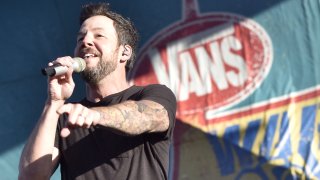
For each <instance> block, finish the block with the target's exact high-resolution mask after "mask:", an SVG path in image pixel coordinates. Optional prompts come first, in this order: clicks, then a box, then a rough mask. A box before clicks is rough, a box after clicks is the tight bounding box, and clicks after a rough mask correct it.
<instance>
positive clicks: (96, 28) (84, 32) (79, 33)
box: [78, 27, 104, 36]
mask: <svg viewBox="0 0 320 180" xmlns="http://www.w3.org/2000/svg"><path fill="white" fill-rule="evenodd" d="M101 30H104V28H102V27H95V28H93V29H92V31H101ZM87 32H88V30H86V31H81V30H80V31H79V32H78V36H79V35H83V34H86V33H87Z"/></svg>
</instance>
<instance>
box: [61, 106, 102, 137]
mask: <svg viewBox="0 0 320 180" xmlns="http://www.w3.org/2000/svg"><path fill="white" fill-rule="evenodd" d="M57 113H58V114H60V115H61V114H63V113H67V114H68V119H67V123H66V127H64V128H63V129H62V131H61V132H60V135H61V136H62V137H67V136H68V135H69V134H70V129H71V128H90V127H91V126H92V125H96V124H97V122H98V121H99V120H100V113H99V112H98V111H95V110H92V109H88V108H87V107H85V106H83V105H81V104H71V103H70V104H65V105H63V106H61V107H60V108H59V109H58V111H57Z"/></svg>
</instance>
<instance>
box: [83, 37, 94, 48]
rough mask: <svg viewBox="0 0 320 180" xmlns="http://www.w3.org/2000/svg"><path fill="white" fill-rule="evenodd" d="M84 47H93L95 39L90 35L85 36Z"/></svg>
mask: <svg viewBox="0 0 320 180" xmlns="http://www.w3.org/2000/svg"><path fill="white" fill-rule="evenodd" d="M82 46H84V47H90V46H93V38H92V37H91V35H90V34H86V35H84V36H83V39H82Z"/></svg>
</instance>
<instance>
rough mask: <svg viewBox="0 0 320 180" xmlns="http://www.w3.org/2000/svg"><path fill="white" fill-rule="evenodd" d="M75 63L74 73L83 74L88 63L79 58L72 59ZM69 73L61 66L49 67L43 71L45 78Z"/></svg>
mask: <svg viewBox="0 0 320 180" xmlns="http://www.w3.org/2000/svg"><path fill="white" fill-rule="evenodd" d="M72 59H73V60H74V62H73V63H72V68H73V71H75V72H81V71H83V70H84V68H86V62H85V61H84V60H83V59H82V58H79V57H74V58H72ZM67 71H68V68H67V67H65V66H61V64H55V65H53V66H49V67H46V68H43V69H41V72H42V74H43V75H44V76H50V77H53V76H59V75H62V74H65V73H66V72H67Z"/></svg>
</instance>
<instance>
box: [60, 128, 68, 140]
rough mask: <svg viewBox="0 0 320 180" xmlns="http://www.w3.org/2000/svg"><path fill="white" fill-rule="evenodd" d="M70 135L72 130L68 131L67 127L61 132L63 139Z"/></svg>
mask: <svg viewBox="0 0 320 180" xmlns="http://www.w3.org/2000/svg"><path fill="white" fill-rule="evenodd" d="M69 135H70V129H68V128H67V127H64V128H62V130H61V131H60V136H61V137H63V138H66V137H68V136H69Z"/></svg>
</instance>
